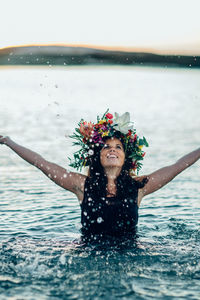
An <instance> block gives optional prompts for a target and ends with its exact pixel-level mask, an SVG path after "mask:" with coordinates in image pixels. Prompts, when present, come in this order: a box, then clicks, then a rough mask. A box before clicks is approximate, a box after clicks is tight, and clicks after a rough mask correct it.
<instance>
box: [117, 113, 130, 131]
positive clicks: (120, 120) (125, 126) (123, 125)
mask: <svg viewBox="0 0 200 300" xmlns="http://www.w3.org/2000/svg"><path fill="white" fill-rule="evenodd" d="M113 123H114V125H113V126H114V127H115V129H116V130H118V131H120V132H122V133H123V134H126V133H127V132H128V130H130V129H132V130H133V125H130V113H129V112H125V113H124V114H123V115H121V117H120V116H119V114H118V113H115V118H114V120H113Z"/></svg>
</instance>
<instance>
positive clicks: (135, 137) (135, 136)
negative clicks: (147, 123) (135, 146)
mask: <svg viewBox="0 0 200 300" xmlns="http://www.w3.org/2000/svg"><path fill="white" fill-rule="evenodd" d="M136 140H137V134H135V135H134V137H133V141H134V142H135V141H136Z"/></svg>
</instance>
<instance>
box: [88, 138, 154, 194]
mask: <svg viewBox="0 0 200 300" xmlns="http://www.w3.org/2000/svg"><path fill="white" fill-rule="evenodd" d="M114 137H115V138H117V139H119V140H120V141H121V143H122V145H123V148H124V149H125V146H124V143H123V140H122V139H121V138H120V134H117V133H116V135H115V136H114ZM108 139H110V137H109V138H108V137H106V138H104V142H106V141H107V140H108ZM101 149H102V147H97V146H95V147H94V149H93V151H94V154H93V155H92V157H91V158H90V166H89V174H88V175H89V179H90V186H91V193H92V194H93V197H104V198H105V197H106V194H107V192H106V186H107V182H108V181H107V177H106V174H105V173H104V169H103V167H102V165H101V162H100V153H101ZM127 157H129V153H126V155H125V162H124V165H123V167H122V170H121V172H120V175H119V176H118V178H117V194H116V196H117V197H118V198H119V199H125V198H126V197H134V196H137V195H136V193H137V190H138V189H139V188H142V187H144V185H145V184H146V183H147V182H148V178H147V177H144V178H143V179H142V180H141V181H138V180H135V179H134V178H133V177H131V176H130V174H129V173H130V169H131V166H132V160H131V158H127Z"/></svg>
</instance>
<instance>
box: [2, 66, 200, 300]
mask: <svg viewBox="0 0 200 300" xmlns="http://www.w3.org/2000/svg"><path fill="white" fill-rule="evenodd" d="M199 83H200V70H190V69H166V68H134V67H101V68H100V67H99V68H98V67H90V68H86V67H82V68H78V67H77V68H76V67H74V68H63V69H56V68H49V69H47V68H43V69H37V68H22V69H20V68H16V69H0V91H1V94H0V134H3V135H9V136H10V137H12V138H13V140H15V141H16V142H18V143H20V144H22V145H24V146H26V147H28V148H31V149H32V150H34V151H36V152H38V153H40V154H41V155H42V156H44V157H45V158H46V159H47V160H50V161H53V162H56V163H58V164H60V165H62V166H63V167H66V168H68V159H67V157H68V156H71V154H72V152H73V151H74V150H73V149H72V147H71V141H70V140H69V138H68V135H69V134H70V133H72V131H73V129H74V127H75V125H76V124H77V123H78V122H79V120H80V118H85V119H86V120H91V121H95V120H96V115H97V114H99V115H102V114H103V113H104V111H105V110H106V109H107V108H108V107H109V108H110V111H111V112H113V111H117V112H119V113H123V112H125V111H130V113H131V118H132V119H133V120H134V121H135V127H136V128H137V131H138V133H139V134H141V135H144V136H145V137H146V138H147V140H148V141H149V144H150V148H148V149H146V150H147V155H146V158H145V160H144V166H143V169H142V171H141V175H142V174H148V173H150V172H152V171H154V170H156V169H158V168H160V167H162V166H165V165H168V164H171V163H173V162H175V161H176V160H177V159H179V158H180V157H181V156H182V155H184V154H186V153H188V152H190V151H192V150H193V149H196V148H198V147H199V129H200V128H199V127H200V126H199V125H200V119H199V111H200V84H199ZM65 136H66V137H65ZM199 181H200V164H199V162H197V163H196V164H194V165H193V166H192V167H190V168H189V169H187V170H185V171H184V172H183V173H182V174H180V175H179V176H178V177H177V178H175V179H174V180H173V182H171V183H169V184H168V185H167V186H165V187H164V188H162V189H161V190H159V191H157V192H156V193H154V194H152V195H149V196H147V197H146V198H144V199H143V202H142V204H141V207H140V210H139V215H140V217H139V224H138V238H137V239H136V241H133V240H115V241H111V242H110V243H107V242H105V243H102V242H100V243H98V241H97V243H96V244H92V245H90V244H87V245H85V244H83V243H81V241H80V238H81V234H80V228H81V225H80V207H79V204H78V201H77V199H76V197H75V196H74V195H73V194H71V193H70V192H68V191H65V190H63V189H62V188H60V187H58V186H56V185H55V184H54V183H52V182H51V181H50V180H49V179H48V178H47V177H45V176H44V175H43V174H42V173H40V172H39V171H38V170H37V169H35V168H34V167H32V166H30V165H29V164H28V163H26V162H24V161H23V160H22V159H21V158H19V157H18V156H17V155H16V154H15V153H14V152H12V151H11V150H10V149H9V148H7V147H5V146H0V198H1V200H0V219H1V229H0V299H20V300H21V299H26V300H29V299H41V300H43V299H52V300H53V299H118V298H120V299H199V298H200V227H199V224H200V222H199V221H200V196H199V194H200V188H199Z"/></svg>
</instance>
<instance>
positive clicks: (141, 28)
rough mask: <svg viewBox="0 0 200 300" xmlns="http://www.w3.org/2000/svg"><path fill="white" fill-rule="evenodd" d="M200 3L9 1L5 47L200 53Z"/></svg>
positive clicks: (1, 30) (3, 21) (4, 5)
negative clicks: (70, 46) (64, 46)
mask: <svg viewBox="0 0 200 300" xmlns="http://www.w3.org/2000/svg"><path fill="white" fill-rule="evenodd" d="M199 11H200V0H167V1H164V0H137V1H136V0H101V1H100V0H98V1H96V0H84V1H83V0H34V1H29V0H17V1H16V0H3V1H2V2H1V11H0V48H3V47H8V46H15V45H27V44H52V43H53V44H73V45H80V44H81V45H82V44H83V45H98V46H103V47H104V46H107V47H120V48H123V47H131V48H152V49H155V50H158V51H159V50H162V51H164V52H165V51H167V52H174V53H176V52H177V53H181V52H188V53H190V54H191V53H193V54H198V53H199V54H200V18H199Z"/></svg>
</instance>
